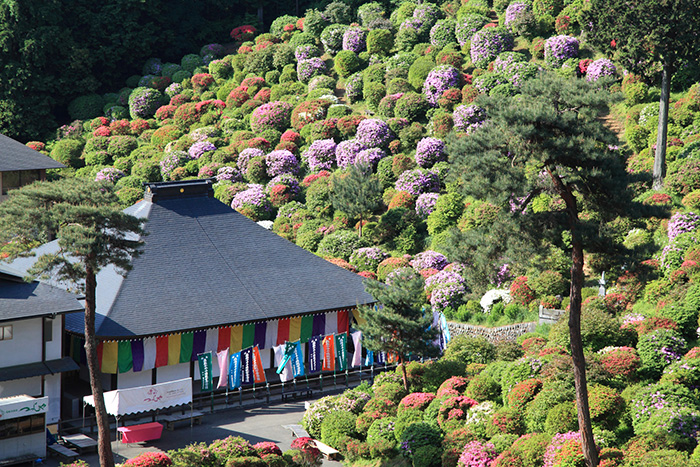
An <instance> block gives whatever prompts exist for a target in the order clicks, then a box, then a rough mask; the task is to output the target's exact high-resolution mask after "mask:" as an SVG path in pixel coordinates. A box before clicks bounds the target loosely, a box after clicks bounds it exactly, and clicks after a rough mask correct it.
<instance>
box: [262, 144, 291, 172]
mask: <svg viewBox="0 0 700 467" xmlns="http://www.w3.org/2000/svg"><path fill="white" fill-rule="evenodd" d="M265 164H266V165H267V174H268V175H269V176H270V177H276V176H278V175H282V174H296V173H297V172H299V160H298V159H297V156H295V155H294V154H292V153H291V152H289V151H287V150H286V149H278V150H277V151H272V152H271V153H270V154H268V155H267V156H265Z"/></svg>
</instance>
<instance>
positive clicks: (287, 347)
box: [277, 342, 296, 375]
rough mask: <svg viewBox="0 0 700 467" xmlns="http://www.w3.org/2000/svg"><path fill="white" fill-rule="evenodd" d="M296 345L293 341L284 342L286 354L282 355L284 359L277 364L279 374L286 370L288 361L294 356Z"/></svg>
mask: <svg viewBox="0 0 700 467" xmlns="http://www.w3.org/2000/svg"><path fill="white" fill-rule="evenodd" d="M295 348H296V346H295V345H294V344H292V343H291V342H286V343H285V344H284V355H283V356H282V360H281V361H280V362H279V364H278V365H277V374H278V375H279V374H280V373H282V371H284V367H285V366H286V365H287V362H288V361H289V359H290V358H292V355H294V349H295Z"/></svg>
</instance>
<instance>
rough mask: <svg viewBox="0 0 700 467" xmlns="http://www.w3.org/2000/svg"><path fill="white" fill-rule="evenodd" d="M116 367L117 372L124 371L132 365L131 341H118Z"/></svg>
mask: <svg viewBox="0 0 700 467" xmlns="http://www.w3.org/2000/svg"><path fill="white" fill-rule="evenodd" d="M117 367H118V370H119V373H126V372H127V371H129V370H131V369H132V368H133V367H134V360H133V355H132V354H131V342H129V341H119V357H118V364H117Z"/></svg>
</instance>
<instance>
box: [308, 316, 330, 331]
mask: <svg viewBox="0 0 700 467" xmlns="http://www.w3.org/2000/svg"><path fill="white" fill-rule="evenodd" d="M325 333H326V315H324V314H320V315H314V322H313V324H312V325H311V335H312V336H314V337H315V336H323V335H324V334H325Z"/></svg>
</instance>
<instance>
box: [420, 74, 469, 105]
mask: <svg viewBox="0 0 700 467" xmlns="http://www.w3.org/2000/svg"><path fill="white" fill-rule="evenodd" d="M461 80H462V74H461V73H460V72H459V70H457V68H455V67H453V66H450V65H440V66H437V67H435V68H433V69H432V70H430V73H428V76H427V78H425V81H424V82H423V94H424V95H425V99H426V100H427V101H428V103H430V105H432V106H433V107H436V106H437V103H438V99H440V97H442V93H443V92H445V91H447V90H448V89H450V88H459V84H460V81H461Z"/></svg>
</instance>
